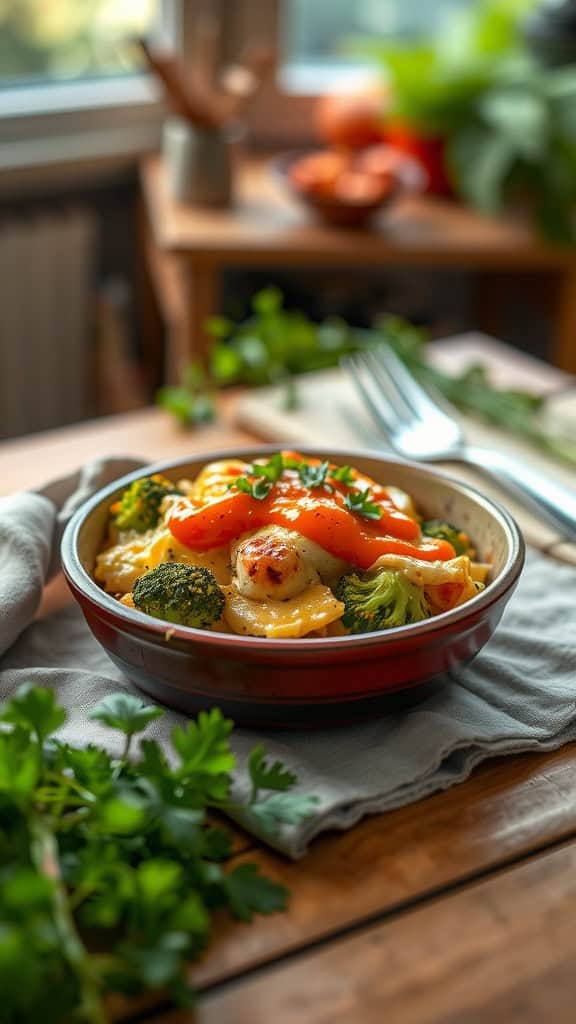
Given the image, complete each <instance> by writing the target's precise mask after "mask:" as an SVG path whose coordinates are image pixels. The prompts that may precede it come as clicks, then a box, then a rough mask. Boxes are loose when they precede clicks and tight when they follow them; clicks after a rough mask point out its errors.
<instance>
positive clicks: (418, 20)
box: [279, 0, 471, 93]
mask: <svg viewBox="0 0 576 1024" xmlns="http://www.w3.org/2000/svg"><path fill="white" fill-rule="evenodd" d="M279 2H280V3H281V4H282V6H281V10H280V17H279V30H280V37H281V39H280V46H281V50H282V53H283V57H284V61H283V68H282V84H283V85H284V87H285V88H286V89H287V90H288V91H292V92H296V93H298V92H320V91H322V89H323V88H327V89H330V88H334V87H336V88H338V87H343V88H346V87H348V86H349V85H350V84H353V83H354V80H355V79H356V78H357V79H359V80H361V79H362V77H365V69H366V68H367V67H368V66H369V62H368V61H367V59H366V58H363V57H362V54H361V46H360V45H359V40H366V39H375V40H377V39H382V38H390V37H397V38H407V37H409V36H414V35H418V34H422V33H424V32H427V31H429V30H431V29H432V28H433V27H434V25H435V23H437V21H438V19H439V18H441V17H443V16H445V14H446V12H447V11H449V10H450V9H457V8H458V7H462V6H463V5H465V4H469V3H470V2H471V0H354V2H352V0H324V2H322V0H316V2H312V3H311V2H310V0H279Z"/></svg>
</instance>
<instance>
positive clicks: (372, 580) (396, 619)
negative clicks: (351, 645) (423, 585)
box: [336, 569, 430, 633]
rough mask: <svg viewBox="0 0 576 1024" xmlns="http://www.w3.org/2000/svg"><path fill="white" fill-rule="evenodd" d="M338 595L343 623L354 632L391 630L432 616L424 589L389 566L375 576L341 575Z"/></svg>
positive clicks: (365, 574) (337, 588) (364, 574)
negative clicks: (391, 569)
mask: <svg viewBox="0 0 576 1024" xmlns="http://www.w3.org/2000/svg"><path fill="white" fill-rule="evenodd" d="M336 597H337V598H338V600H339V601H342V602H343V603H344V614H343V616H342V623H343V624H344V625H345V626H346V627H347V628H348V629H349V630H350V632H351V633H371V632H372V631H373V630H379V629H392V627H394V626H405V625H407V624H408V623H410V622H420V621H421V619H427V618H428V617H429V615H430V612H429V609H428V604H427V602H426V597H425V595H424V591H423V590H421V589H420V588H419V587H417V586H416V585H415V584H414V583H411V582H410V580H408V579H406V577H405V576H403V575H402V573H399V572H391V571H390V570H388V569H381V570H380V571H379V572H377V573H376V574H375V575H369V574H367V573H363V574H362V575H359V574H358V573H352V574H351V575H350V576H342V578H341V579H340V581H339V583H338V586H337V587H336Z"/></svg>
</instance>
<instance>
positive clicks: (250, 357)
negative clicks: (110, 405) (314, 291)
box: [157, 287, 576, 490]
mask: <svg viewBox="0 0 576 1024" xmlns="http://www.w3.org/2000/svg"><path fill="white" fill-rule="evenodd" d="M283 301H284V300H283V296H282V293H281V292H280V291H279V290H278V289H277V288H273V287H269V288H265V289H263V290H262V291H260V292H258V293H257V294H256V295H255V296H254V299H253V301H252V313H251V315H250V316H249V317H247V318H246V319H245V320H243V321H241V322H239V323H234V322H233V321H231V320H228V319H226V318H224V317H213V318H212V319H211V320H210V321H209V323H208V331H209V333H210V334H211V335H212V338H213V345H212V348H211V351H210V365H209V370H208V374H207V375H204V374H203V372H202V371H201V370H200V368H199V367H198V365H197V364H195V363H192V364H190V366H189V368H188V370H187V372H186V374H185V379H184V380H183V383H182V386H181V387H179V388H163V389H162V391H160V392H159V394H158V399H157V400H158V402H159V404H160V405H162V406H163V407H164V408H166V409H167V410H168V411H170V412H172V413H173V414H174V415H175V417H176V418H177V419H178V420H179V422H181V423H183V424H185V425H193V424H195V423H198V422H201V421H204V420H205V419H207V418H209V417H210V415H214V414H215V406H214V404H213V402H212V398H213V395H214V393H215V391H216V390H217V389H218V388H222V387H227V386H229V385H232V384H242V385H247V386H258V385H263V384H282V385H284V387H285V405H286V407H287V408H292V409H294V408H297V405H298V391H297V383H296V382H297V378H298V375H299V374H302V373H308V372H310V371H311V370H322V369H328V368H330V367H334V366H337V365H338V364H339V362H340V360H341V359H342V357H343V356H345V355H348V354H350V353H351V352H355V351H358V350H360V349H365V348H371V347H373V346H375V345H379V344H382V343H386V344H389V345H391V346H392V347H393V348H394V350H395V352H396V353H397V355H398V356H399V357H400V358H401V359H402V360H403V362H404V363H405V364H406V365H407V366H408V368H409V369H410V370H411V371H412V373H414V374H415V376H416V377H418V378H419V379H420V380H422V381H423V383H424V384H431V385H433V386H434V387H435V388H436V390H437V391H439V392H440V393H441V394H443V395H444V396H445V398H447V399H448V400H449V401H450V402H452V403H453V404H454V405H455V406H457V407H458V408H459V409H461V410H462V412H465V413H468V414H470V415H472V416H476V417H479V418H481V419H483V420H486V421H487V422H489V423H493V424H494V425H495V426H498V427H501V428H502V429H503V430H505V431H506V432H508V433H510V434H514V435H516V436H519V437H522V438H524V439H525V440H526V441H528V442H529V443H531V444H533V445H535V446H536V447H538V448H540V449H541V450H543V451H545V452H548V453H549V454H550V455H554V456H555V457H557V458H560V459H562V460H564V461H565V462H568V463H570V464H572V465H576V442H575V441H571V440H569V439H567V438H564V437H561V436H559V435H557V434H554V433H552V432H551V431H550V430H548V429H547V428H546V427H545V426H544V425H543V423H542V419H541V413H542V410H543V406H544V399H543V398H542V397H541V396H539V395H535V394H532V393H530V392H528V391H522V390H516V389H510V388H497V387H495V385H494V384H492V383H491V381H490V376H489V371H488V368H487V367H486V366H485V365H484V364H482V363H477V364H475V365H474V366H471V367H469V368H468V369H466V370H465V371H464V372H463V373H457V374H454V375H451V374H447V373H444V372H443V371H441V370H439V369H437V368H436V367H435V366H433V365H432V363H431V362H430V360H429V358H428V352H427V344H426V332H425V331H423V330H421V329H420V328H418V327H415V326H414V325H413V324H410V323H409V322H408V321H406V320H403V319H401V318H400V317H385V318H383V319H381V320H380V321H378V322H376V323H375V324H374V325H373V327H371V328H369V329H356V328H354V327H351V326H350V325H349V324H347V323H346V322H345V321H344V320H339V319H334V320H326V321H324V322H322V323H315V322H314V321H313V320H311V319H310V317H308V316H307V315H306V314H305V313H302V312H299V311H295V310H287V309H285V308H284V304H283ZM261 489H262V490H263V489H264V488H261Z"/></svg>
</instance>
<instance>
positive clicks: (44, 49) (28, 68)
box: [0, 0, 157, 89]
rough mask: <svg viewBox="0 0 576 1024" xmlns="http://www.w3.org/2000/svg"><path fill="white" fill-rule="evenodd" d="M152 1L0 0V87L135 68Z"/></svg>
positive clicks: (151, 19)
mask: <svg viewBox="0 0 576 1024" xmlns="http://www.w3.org/2000/svg"><path fill="white" fill-rule="evenodd" d="M156 8H157V0H0V88H2V89H5V88H9V87H12V86H15V85H20V86H22V85H32V84H37V83H39V82H40V81H41V82H42V83H43V84H44V85H46V84H47V82H62V81H69V80H70V79H85V78H92V79H93V78H95V77H96V76H101V75H106V76H110V75H122V74H127V73H130V72H134V71H135V70H137V69H138V55H137V51H136V48H135V47H134V46H132V45H131V44H130V39H131V38H132V37H134V36H136V35H140V34H142V33H145V32H148V31H149V30H150V28H151V26H152V24H153V22H154V18H155V15H156Z"/></svg>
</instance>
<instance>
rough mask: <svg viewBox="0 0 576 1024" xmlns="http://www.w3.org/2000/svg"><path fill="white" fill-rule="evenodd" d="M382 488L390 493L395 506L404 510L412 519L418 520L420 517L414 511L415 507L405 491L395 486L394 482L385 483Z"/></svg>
mask: <svg viewBox="0 0 576 1024" xmlns="http://www.w3.org/2000/svg"><path fill="white" fill-rule="evenodd" d="M384 489H385V490H386V491H387V492H388V494H389V495H390V497H391V499H392V501H393V502H394V504H395V505H396V508H398V509H400V511H401V512H405V513H406V515H407V516H410V517H411V518H412V519H416V520H420V518H421V517H420V516H419V515H418V513H417V512H416V507H415V505H414V501H413V499H412V496H411V495H410V494H407V493H406V491H403V490H402V489H401V488H400V487H396V486H395V485H394V484H385V485H384Z"/></svg>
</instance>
